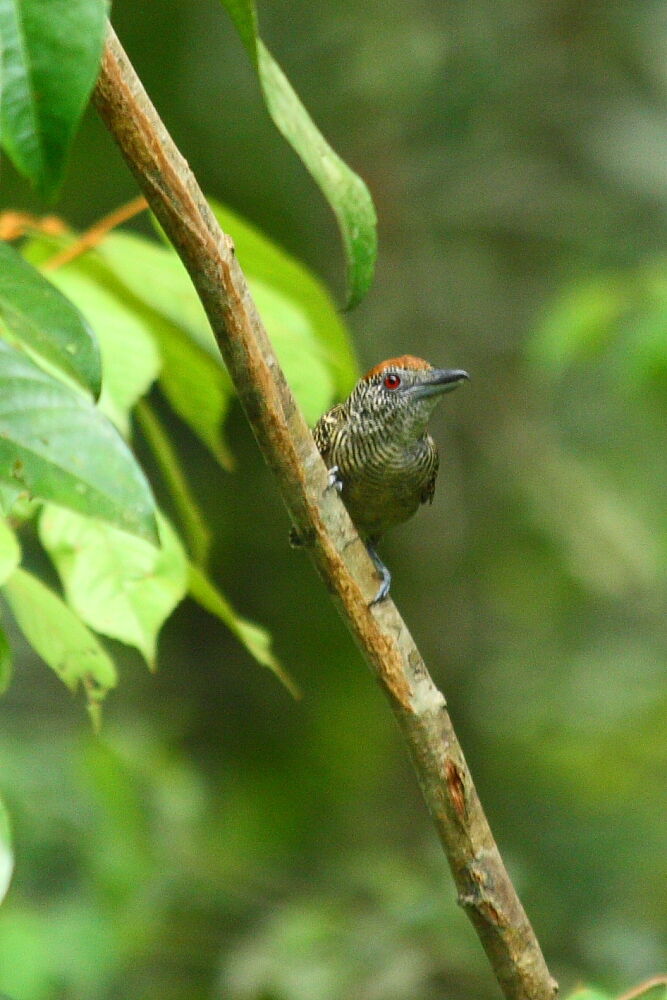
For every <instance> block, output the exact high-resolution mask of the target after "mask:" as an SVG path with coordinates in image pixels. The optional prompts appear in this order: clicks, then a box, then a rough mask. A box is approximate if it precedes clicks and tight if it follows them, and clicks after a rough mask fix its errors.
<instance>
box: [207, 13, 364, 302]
mask: <svg viewBox="0 0 667 1000" xmlns="http://www.w3.org/2000/svg"><path fill="white" fill-rule="evenodd" d="M222 2H223V4H224V6H225V7H226V8H227V11H228V13H229V15H230V17H231V19H232V20H233V22H234V24H235V25H236V29H237V31H238V33H239V35H240V37H241V41H242V42H243V44H244V46H245V49H246V51H247V53H248V55H249V56H250V59H251V61H252V64H253V66H254V67H255V71H256V73H257V77H258V80H259V84H260V87H261V88H262V93H263V95H264V100H265V102H266V107H267V110H268V112H269V114H270V115H271V118H272V119H273V123H274V125H275V126H276V128H277V129H278V130H279V132H281V133H282V135H283V136H284V138H285V139H287V141H288V142H289V143H290V145H291V146H292V148H293V149H294V150H295V152H296V153H297V154H298V155H299V157H300V158H301V160H302V161H303V163H304V165H305V166H306V168H307V169H308V171H309V172H310V174H311V176H312V177H313V179H314V180H315V181H316V183H317V184H318V185H319V187H320V189H321V191H322V193H323V195H324V197H325V198H326V199H327V201H328V202H329V205H330V206H331V208H332V209H333V212H334V214H335V216H336V219H337V222H338V227H339V230H340V234H341V237H342V240H343V246H344V249H345V256H346V260H347V270H348V297H347V305H348V307H351V306H353V305H356V304H357V303H358V302H360V301H361V299H362V298H363V297H364V295H365V294H366V292H367V291H368V289H369V287H370V285H371V282H372V280H373V271H374V267H375V258H376V256H377V234H376V229H375V222H376V219H375V209H374V207H373V201H372V199H371V196H370V194H369V192H368V188H367V187H366V185H365V184H364V182H363V181H362V180H361V178H360V177H359V176H358V175H357V174H355V173H354V171H353V170H350V168H349V167H348V166H347V164H346V163H344V162H343V160H341V158H340V157H339V156H338V155H337V154H336V153H335V152H334V151H333V149H332V148H331V146H329V144H328V143H327V141H326V140H325V138H324V136H323V135H322V133H321V132H320V131H319V130H318V128H317V127H316V125H315V124H314V122H313V121H312V119H311V118H310V116H309V115H308V112H307V111H306V109H305V108H304V106H303V105H302V103H301V101H300V100H299V98H298V97H297V95H296V93H295V92H294V89H293V87H292V85H291V84H290V82H289V80H288V79H287V77H286V76H285V74H284V73H283V71H282V70H281V68H280V66H279V65H278V63H277V62H276V61H275V59H274V58H273V56H272V55H271V53H270V52H269V50H268V49H267V48H266V46H265V45H264V43H263V42H262V40H261V39H260V37H259V35H258V28H257V12H256V8H255V4H254V2H253V0H222Z"/></svg>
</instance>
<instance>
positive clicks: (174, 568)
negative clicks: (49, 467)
mask: <svg viewBox="0 0 667 1000" xmlns="http://www.w3.org/2000/svg"><path fill="white" fill-rule="evenodd" d="M158 523H159V527H160V548H159V549H157V548H155V546H153V545H149V544H148V543H147V542H145V541H143V539H141V538H136V537H135V536H134V535H128V534H126V533H125V532H121V531H118V530H117V529H116V528H112V527H110V526H109V525H107V524H101V523H100V522H99V521H94V520H92V519H91V518H87V517H81V515H79V514H74V513H72V512H71V511H68V510H62V509H59V508H56V507H52V506H48V507H45V508H44V510H43V512H42V514H41V516H40V519H39V536H40V539H41V542H42V544H43V546H44V548H45V549H46V551H47V552H48V553H49V555H50V556H51V558H52V559H53V562H54V563H55V566H56V568H57V570H58V573H59V575H60V579H61V581H62V584H63V587H64V590H65V594H66V596H67V602H68V604H69V605H70V607H71V608H73V609H74V611H76V613H77V614H78V615H80V616H81V618H82V619H83V621H84V622H86V624H87V625H90V627H91V628H94V629H95V630H96V631H97V632H101V633H102V634H103V635H108V636H111V638H113V639H120V641H121V642H125V643H127V644H128V645H131V646H135V647H136V648H137V649H138V650H139V651H140V652H141V653H142V654H143V656H144V657H145V659H146V661H147V662H148V664H149V665H150V666H151V667H152V666H153V665H154V662H155V649H156V643H157V636H158V632H159V630H160V628H161V626H162V625H163V623H164V621H165V619H166V618H168V616H169V615H170V614H171V612H172V611H173V610H174V608H175V607H176V605H177V604H178V603H179V601H180V600H181V599H182V598H183V597H184V596H185V593H186V591H187V586H188V583H187V580H188V573H187V562H186V558H185V553H184V552H183V548H182V546H181V544H180V542H179V540H178V537H177V536H176V534H175V532H174V530H173V528H171V526H170V525H169V523H168V522H167V521H166V520H165V519H164V518H163V517H161V516H160V517H159V518H158Z"/></svg>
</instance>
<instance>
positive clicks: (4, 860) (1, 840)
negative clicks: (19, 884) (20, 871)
mask: <svg viewBox="0 0 667 1000" xmlns="http://www.w3.org/2000/svg"><path fill="white" fill-rule="evenodd" d="M13 871H14V851H13V849H12V834H11V829H10V826H9V816H8V814H7V810H6V809H5V806H4V803H3V801H2V799H0V903H1V902H2V900H3V899H4V898H5V896H6V895H7V890H8V889H9V883H10V882H11V880H12V873H13Z"/></svg>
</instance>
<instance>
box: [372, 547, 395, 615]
mask: <svg viewBox="0 0 667 1000" xmlns="http://www.w3.org/2000/svg"><path fill="white" fill-rule="evenodd" d="M366 548H367V550H368V554H369V556H370V557H371V559H372V560H373V565H374V566H375V568H376V570H377V571H378V574H379V576H380V580H381V583H380V589H379V590H378V592H377V594H376V595H375V597H374V598H373V600H372V601H371V603H370V604H369V605H368V606H369V608H372V607H373V606H374V605H376V604H380V603H381V602H382V601H384V600H385V599H386V598H387V597H388V596H389V588H390V587H391V573H390V572H389V570H388V569H387V567H386V566H385V564H384V563H383V562H382V560H381V559H380V557H379V555H378V554H377V552H376V551H375V549H374V548H373V546H372V545H369V544H368V543H367V544H366Z"/></svg>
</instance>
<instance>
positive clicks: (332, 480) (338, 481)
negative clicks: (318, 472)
mask: <svg viewBox="0 0 667 1000" xmlns="http://www.w3.org/2000/svg"><path fill="white" fill-rule="evenodd" d="M329 489H330V490H336V491H337V492H338V493H342V492H343V477H342V476H341V474H340V469H339V468H338V466H337V465H332V466H331V468H330V469H329Z"/></svg>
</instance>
